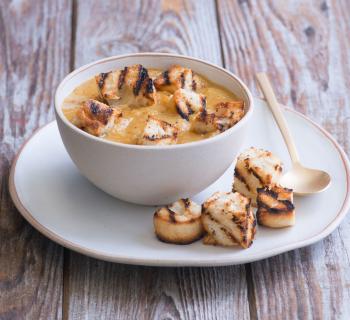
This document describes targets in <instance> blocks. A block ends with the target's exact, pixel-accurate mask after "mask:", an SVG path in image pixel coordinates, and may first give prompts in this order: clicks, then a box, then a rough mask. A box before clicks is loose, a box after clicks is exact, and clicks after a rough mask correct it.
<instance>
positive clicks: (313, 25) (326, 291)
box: [218, 0, 350, 319]
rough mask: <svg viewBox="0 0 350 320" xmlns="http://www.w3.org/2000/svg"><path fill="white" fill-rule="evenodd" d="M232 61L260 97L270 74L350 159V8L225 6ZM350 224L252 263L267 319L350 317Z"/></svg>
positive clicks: (221, 10) (334, 4)
mask: <svg viewBox="0 0 350 320" xmlns="http://www.w3.org/2000/svg"><path fill="white" fill-rule="evenodd" d="M218 15H219V20H220V29H221V34H222V44H223V52H224V61H225V64H226V66H227V67H228V68H229V69H231V70H233V71H234V72H236V73H237V74H238V75H240V76H241V77H242V79H243V80H244V81H245V82H246V83H248V85H249V86H250V87H251V88H252V89H253V90H254V91H255V92H256V93H257V90H256V86H255V80H254V74H255V73H256V72H257V71H267V72H268V73H269V74H270V76H271V78H272V81H273V84H274V87H275V89H276V91H277V93H278V96H279V97H280V101H281V102H283V103H285V104H287V105H289V106H294V107H295V108H296V109H297V110H299V111H301V112H303V113H305V114H307V115H308V116H309V117H311V118H312V119H314V120H316V121H317V122H318V123H320V124H322V125H323V126H324V127H325V128H326V129H327V130H329V131H330V132H331V133H332V134H333V135H334V136H335V137H336V138H337V140H338V141H339V142H340V143H341V144H342V146H343V147H344V148H345V150H346V151H347V153H348V154H349V152H350V149H349V138H350V136H349V125H350V122H349V121H350V120H349V119H350V108H349V101H350V93H349V87H350V86H349V84H350V53H349V52H350V43H349V42H348V41H345V39H347V37H348V32H349V30H350V3H349V1H346V0H343V1H288V2H287V1H249V0H247V1H226V0H218ZM349 227H350V219H349V218H347V219H346V220H345V221H344V222H343V223H342V224H341V226H340V227H339V228H338V229H337V230H336V231H335V232H333V234H332V235H331V236H329V237H328V238H327V239H325V240H324V241H322V242H320V243H318V244H316V245H313V246H310V247H308V248H305V249H301V250H296V251H293V252H291V253H287V254H283V255H280V256H278V257H275V258H272V259H268V260H264V261H262V262H257V263H253V264H251V266H250V267H249V268H251V271H252V276H253V284H252V286H253V290H254V293H255V305H256V307H255V310H256V312H257V317H258V318H259V319H295V318H299V319H312V318H314V319H323V318H325V319H328V318H341V319H348V318H349V317H350V306H349V303H348V302H349V300H350V263H349V254H348V251H349V250H350V237H349V235H348V234H349V232H348V230H349Z"/></svg>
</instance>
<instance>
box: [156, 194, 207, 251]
mask: <svg viewBox="0 0 350 320" xmlns="http://www.w3.org/2000/svg"><path fill="white" fill-rule="evenodd" d="M201 211H202V208H201V206H200V205H198V204H197V203H195V202H193V201H191V200H189V199H180V200H178V201H176V202H174V203H173V204H171V205H168V206H165V207H162V208H160V209H158V210H157V211H156V212H155V214H154V216H153V224H154V229H155V233H156V235H157V237H158V239H160V240H162V241H164V242H169V243H177V244H188V243H191V242H193V241H196V240H198V239H199V238H200V237H201V236H202V234H203V226H202V222H201Z"/></svg>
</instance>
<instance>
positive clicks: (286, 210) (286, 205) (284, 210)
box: [257, 188, 295, 214]
mask: <svg viewBox="0 0 350 320" xmlns="http://www.w3.org/2000/svg"><path fill="white" fill-rule="evenodd" d="M257 191H258V193H260V194H262V193H263V194H266V195H267V196H270V197H272V198H273V199H275V200H276V201H278V202H279V203H281V204H283V205H284V208H271V207H269V206H268V204H266V203H265V202H263V201H261V197H258V199H257V203H258V208H259V209H260V208H264V209H266V210H267V211H269V212H270V213H275V214H278V213H290V211H293V210H294V209H295V206H294V204H293V203H292V202H291V201H290V200H287V199H284V200H278V193H276V192H275V191H273V190H271V189H268V188H258V190H257ZM285 191H288V192H292V189H287V188H285ZM259 209H258V211H260V210H259Z"/></svg>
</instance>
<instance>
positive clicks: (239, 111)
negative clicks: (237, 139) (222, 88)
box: [191, 101, 244, 133]
mask: <svg viewBox="0 0 350 320" xmlns="http://www.w3.org/2000/svg"><path fill="white" fill-rule="evenodd" d="M243 116H244V102H243V101H229V102H220V103H218V104H217V105H216V106H215V110H214V112H211V113H207V112H204V113H203V112H202V113H199V114H197V115H196V116H195V117H194V118H193V121H192V128H191V129H192V130H193V131H194V132H197V133H209V132H214V131H220V132H223V131H225V130H227V129H229V128H231V127H232V126H234V125H235V124H236V123H237V122H238V121H239V120H241V119H242V117H243Z"/></svg>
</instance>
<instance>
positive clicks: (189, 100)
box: [173, 89, 206, 120]
mask: <svg viewBox="0 0 350 320" xmlns="http://www.w3.org/2000/svg"><path fill="white" fill-rule="evenodd" d="M173 98H174V102H175V107H176V110H177V112H178V113H179V115H180V116H181V118H183V119H185V120H189V118H190V115H192V114H194V113H203V112H205V110H206V98H205V96H204V95H202V94H198V93H196V92H193V91H190V90H186V89H179V90H177V91H175V93H174V96H173Z"/></svg>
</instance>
